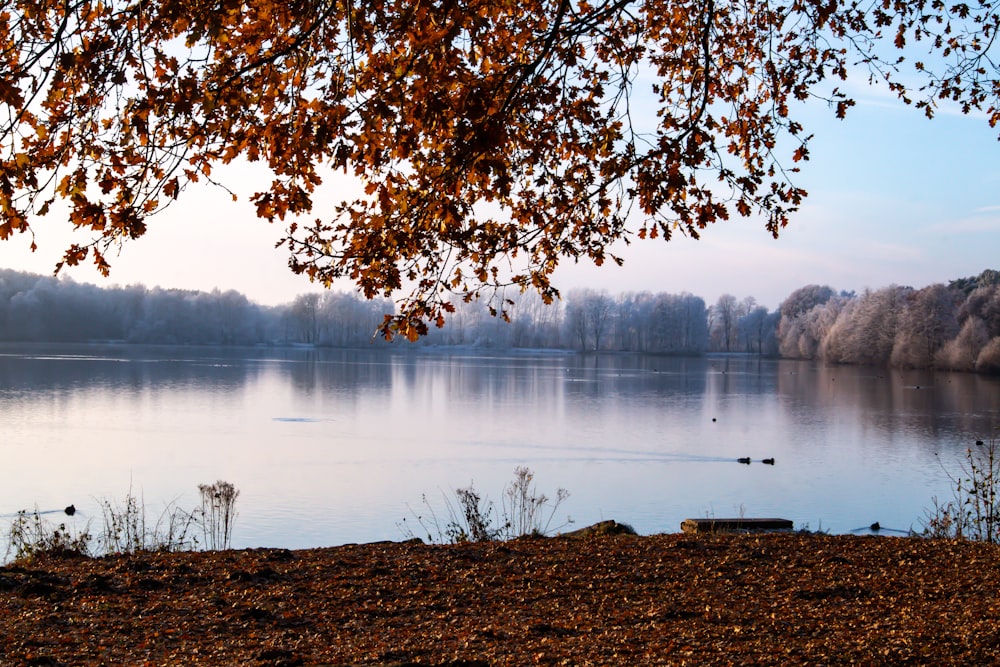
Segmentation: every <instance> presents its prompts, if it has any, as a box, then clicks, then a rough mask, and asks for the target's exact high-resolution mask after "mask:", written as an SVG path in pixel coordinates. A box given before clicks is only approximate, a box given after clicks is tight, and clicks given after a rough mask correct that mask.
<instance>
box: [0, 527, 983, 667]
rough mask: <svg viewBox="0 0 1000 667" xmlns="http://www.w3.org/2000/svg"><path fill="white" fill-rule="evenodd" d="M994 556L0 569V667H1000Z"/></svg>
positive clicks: (600, 546) (510, 551)
mask: <svg viewBox="0 0 1000 667" xmlns="http://www.w3.org/2000/svg"><path fill="white" fill-rule="evenodd" d="M998 592H1000V547H996V546H991V545H985V544H975V543H968V542H949V541H931V540H923V539H918V538H883V537H854V536H824V535H803V534H769V535H758V536H752V535H744V536H738V535H729V536H725V535H714V536H692V535H686V534H673V535H656V536H645V537H637V536H616V537H601V538H587V539H569V538H548V539H546V538H535V539H521V540H516V541H513V542H506V543H480V544H464V545H454V546H432V545H423V544H414V543H379V544H368V545H346V546H341V547H335V548H328V549H310V550H303V551H288V550H283V549H257V550H245V551H224V552H209V553H154V554H143V555H139V556H111V557H104V558H95V559H87V558H79V557H78V558H62V559H56V558H51V559H42V560H38V561H36V562H31V563H15V564H11V565H8V566H6V567H2V568H0V664H2V665H5V666H7V665H9V666H18V665H73V666H78V665H79V666H85V665H275V666H291V665H427V666H430V665H451V666H452V667H458V666H460V665H465V666H466V667H472V666H479V667H482V666H491V667H492V666H499V665H990V664H1000V603H998Z"/></svg>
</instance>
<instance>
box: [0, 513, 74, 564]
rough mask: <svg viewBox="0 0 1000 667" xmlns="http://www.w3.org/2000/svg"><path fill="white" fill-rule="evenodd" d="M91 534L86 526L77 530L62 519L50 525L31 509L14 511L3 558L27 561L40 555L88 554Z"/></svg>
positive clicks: (62, 556)
mask: <svg viewBox="0 0 1000 667" xmlns="http://www.w3.org/2000/svg"><path fill="white" fill-rule="evenodd" d="M90 542H91V535H90V533H89V532H87V530H86V529H85V530H84V531H83V532H76V531H75V530H74V529H72V528H68V527H67V526H66V524H65V523H60V524H59V525H57V526H53V525H52V524H51V523H50V522H49V521H46V520H45V519H44V518H42V513H41V512H39V511H38V508H37V507H36V508H35V510H34V512H30V513H29V512H28V511H27V510H21V511H20V512H18V513H17V515H15V517H14V520H13V521H12V522H11V525H10V530H9V531H8V533H7V551H6V554H5V556H4V560H11V559H13V560H15V561H20V562H30V561H33V560H36V559H39V558H53V557H55V558H65V557H73V556H84V557H86V556H89V555H90Z"/></svg>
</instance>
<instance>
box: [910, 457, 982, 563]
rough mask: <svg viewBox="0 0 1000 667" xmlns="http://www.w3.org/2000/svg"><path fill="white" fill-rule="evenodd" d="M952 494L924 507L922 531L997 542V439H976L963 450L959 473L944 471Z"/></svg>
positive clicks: (957, 537) (945, 536)
mask: <svg viewBox="0 0 1000 667" xmlns="http://www.w3.org/2000/svg"><path fill="white" fill-rule="evenodd" d="M945 474H946V475H948V478H949V479H950V480H951V482H952V484H953V485H954V498H953V499H952V500H950V501H948V502H946V503H941V502H940V501H939V500H938V499H937V498H936V497H935V498H933V499H932V501H933V503H934V505H933V507H932V508H931V509H929V510H926V511H925V518H924V519H923V521H922V522H921V523H922V524H923V534H924V535H925V536H927V537H933V538H947V539H965V540H974V541H979V542H989V543H990V544H996V543H1000V502H998V501H1000V497H998V494H1000V447H998V443H997V441H996V440H990V442H989V443H984V442H983V441H982V440H977V441H976V444H975V446H974V447H970V448H969V449H967V450H966V453H965V461H964V463H963V464H962V465H961V467H960V468H959V472H958V474H953V473H949V472H947V471H946V472H945Z"/></svg>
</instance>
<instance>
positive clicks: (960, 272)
mask: <svg viewBox="0 0 1000 667" xmlns="http://www.w3.org/2000/svg"><path fill="white" fill-rule="evenodd" d="M857 92H858V93H859V95H858V102H859V103H858V106H857V107H855V108H854V109H852V110H851V111H850V113H849V114H848V117H847V119H846V120H845V121H838V120H836V119H835V118H834V117H833V114H832V113H830V112H828V111H827V110H826V109H815V110H813V111H812V112H811V113H810V118H811V120H810V121H809V124H808V125H807V129H808V130H809V131H812V132H814V133H815V135H816V138H815V139H814V141H813V143H812V148H811V154H812V159H811V160H810V161H809V162H807V163H805V164H804V165H803V173H801V174H800V175H799V180H798V183H799V184H800V185H802V186H803V187H805V188H806V189H807V190H808V191H809V193H810V196H809V198H808V199H807V201H806V204H805V206H804V208H803V209H802V211H800V212H799V213H798V214H797V215H796V217H794V218H793V220H792V222H791V224H790V225H789V227H788V228H787V230H786V231H785V232H784V233H783V234H782V236H781V238H780V239H778V240H773V239H772V238H771V236H770V235H769V234H768V233H767V231H766V230H765V229H764V228H763V225H762V224H760V223H758V222H756V221H752V220H744V219H734V220H733V221H731V222H728V223H724V224H719V225H716V226H714V227H713V228H710V229H708V230H706V231H705V233H704V234H703V236H702V239H701V240H700V241H692V240H690V239H686V238H676V239H675V240H673V241H671V242H669V243H664V242H662V241H661V240H654V241H636V242H635V243H634V244H633V245H632V246H631V247H629V248H627V249H625V250H624V251H622V253H621V254H623V256H624V257H625V258H626V264H625V266H624V267H621V268H618V267H615V266H613V265H610V264H606V265H605V266H603V267H600V268H595V267H592V266H589V265H586V264H581V265H576V266H572V265H567V266H565V267H563V268H560V270H559V272H558V273H557V275H556V284H557V286H558V287H560V288H561V289H562V290H563V291H564V292H565V291H566V290H568V289H569V288H572V287H591V288H599V289H607V290H609V291H611V292H619V291H632V290H650V291H666V292H681V291H688V292H692V293H694V294H697V295H699V296H702V297H704V298H705V300H706V301H707V302H709V303H712V302H714V301H715V299H717V298H718V296H719V295H720V294H722V293H726V292H729V293H732V294H734V295H736V296H737V297H739V298H743V297H745V296H754V297H756V298H757V300H758V301H759V302H761V303H763V304H764V305H766V306H768V307H770V308H775V307H776V306H777V305H778V304H779V303H780V302H781V300H782V299H783V298H784V297H786V296H787V295H788V294H789V293H790V292H791V291H792V290H794V289H796V288H798V287H801V286H803V285H806V284H809V283H823V284H829V285H831V286H832V287H834V288H836V289H845V290H859V291H860V290H862V289H864V288H865V287H872V288H877V287H882V286H885V285H889V284H891V283H897V284H904V285H912V286H915V287H921V286H924V285H927V284H930V283H933V282H944V281H947V280H950V279H953V278H957V277H961V276H967V275H974V274H978V273H979V272H980V271H982V270H983V269H986V268H1000V256H998V250H1000V152H998V145H997V135H998V132H1000V128H998V129H991V128H990V127H989V126H988V124H987V123H986V121H985V120H983V119H982V118H974V117H967V116H962V115H960V114H954V113H941V114H940V115H939V116H938V117H937V118H935V119H934V120H933V121H928V120H926V119H925V118H924V117H923V116H922V115H921V114H920V113H919V112H918V111H916V110H914V109H911V108H905V107H902V106H901V105H900V104H898V103H896V102H895V101H894V100H892V99H891V98H888V97H886V96H884V95H880V94H879V93H878V92H877V91H871V90H868V89H862V90H859V91H857ZM226 182H227V183H232V178H230V179H228V180H226ZM333 188H336V186H333ZM339 198H340V197H339V196H338V194H337V193H336V192H330V196H329V197H328V199H329V201H334V200H338V199H339ZM66 227H67V225H66V224H65V223H63V222H61V221H60V220H59V219H58V218H57V217H55V216H50V217H49V218H47V219H44V220H41V221H39V222H38V223H37V229H36V234H37V241H38V244H39V246H40V247H39V250H38V251H37V252H36V253H34V254H31V253H29V251H28V249H27V246H28V240H27V239H26V238H25V237H16V238H14V239H13V240H11V241H8V242H6V243H0V266H3V267H6V268H13V269H18V270H28V271H34V272H38V273H49V272H51V269H52V267H53V265H54V264H55V262H56V261H58V259H59V255H60V254H61V251H62V250H63V249H64V246H65V245H66V243H67V241H68V239H69V235H68V234H67V232H66V229H65V228H66ZM281 232H282V227H280V226H277V225H274V226H271V225H268V224H267V223H265V222H263V221H260V220H258V219H256V217H255V216H254V212H253V207H252V205H251V204H249V203H248V202H246V201H241V202H239V203H236V204H233V203H232V202H231V200H230V198H229V197H228V195H226V194H225V193H224V192H221V191H218V190H209V189H203V190H198V191H191V192H188V193H186V194H185V195H184V196H183V197H182V200H181V201H180V202H178V204H177V205H175V206H174V207H173V208H172V209H171V210H168V211H167V212H166V213H164V214H163V215H161V216H159V217H158V218H155V219H153V220H152V221H151V224H150V227H149V231H148V233H147V235H146V236H145V237H144V238H142V239H140V240H138V241H136V242H132V243H130V244H128V245H126V247H125V248H124V250H123V252H122V254H121V255H120V256H118V257H111V261H112V276H111V278H110V279H108V280H104V279H103V278H101V277H100V276H99V275H98V274H97V273H96V272H95V271H94V270H93V269H91V268H90V267H89V265H88V266H87V267H78V268H73V269H68V270H66V271H65V274H66V275H67V276H69V277H72V278H73V279H74V280H76V281H78V282H94V283H97V284H115V283H117V284H131V283H143V284H145V285H147V286H149V287H153V286H157V285H158V286H161V287H178V288H185V289H200V290H211V289H213V288H216V287H217V288H219V289H222V290H226V289H230V288H232V289H236V290H239V291H241V292H243V293H245V294H246V295H247V296H249V297H250V298H251V299H253V300H255V301H258V302H261V303H266V304H277V303H284V302H288V301H290V300H292V299H293V298H294V297H295V296H296V295H297V294H300V293H303V292H307V291H315V290H316V289H317V288H316V286H315V285H311V284H309V283H308V281H307V280H306V279H305V278H303V277H301V276H295V275H293V274H292V273H291V272H290V271H289V270H288V268H287V265H286V262H287V255H286V253H285V252H284V251H283V250H276V249H275V248H274V244H275V242H276V241H277V240H278V239H279V238H280V236H281ZM343 287H344V288H345V289H346V288H349V287H350V285H348V284H346V283H345V284H344V285H343Z"/></svg>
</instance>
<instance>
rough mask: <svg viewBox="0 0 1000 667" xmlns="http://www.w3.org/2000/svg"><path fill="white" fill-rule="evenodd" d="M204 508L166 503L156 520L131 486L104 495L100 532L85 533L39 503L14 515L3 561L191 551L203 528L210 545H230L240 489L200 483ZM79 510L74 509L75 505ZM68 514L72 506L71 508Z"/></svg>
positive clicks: (214, 547)
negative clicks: (115, 495)
mask: <svg viewBox="0 0 1000 667" xmlns="http://www.w3.org/2000/svg"><path fill="white" fill-rule="evenodd" d="M198 490H199V491H200V492H201V499H202V502H201V507H198V508H195V509H193V510H191V511H190V512H189V511H186V510H183V509H181V508H179V507H178V506H177V504H176V502H170V503H168V504H166V506H165V507H164V509H163V511H162V512H161V513H160V516H159V517H158V518H157V519H156V521H155V522H154V523H152V524H150V523H149V522H148V521H147V518H146V505H145V502H144V501H143V499H142V498H141V497H140V496H136V495H135V494H134V493H133V492H132V490H131V488H130V489H129V492H128V493H127V494H126V495H125V499H124V500H123V501H122V502H121V503H119V502H117V501H111V500H108V499H106V498H105V499H103V500H101V501H99V505H100V508H101V520H102V521H101V531H100V533H99V534H98V535H97V536H96V537H95V536H94V535H92V534H91V533H90V530H89V529H90V525H89V523H88V525H87V528H86V529H85V530H84V531H83V532H77V531H76V530H74V529H72V528H69V527H67V525H66V524H65V523H60V524H59V525H57V526H53V525H52V524H51V523H50V522H49V521H46V520H45V519H44V518H43V517H42V515H43V514H47V512H40V511H39V510H38V509H37V508H36V509H35V511H34V512H31V513H29V512H28V511H26V510H21V511H20V512H18V513H17V514H16V515H15V518H14V520H13V521H12V522H11V525H10V529H9V530H8V532H7V550H6V554H5V558H4V560H7V561H9V560H14V561H25V560H33V559H36V558H38V557H41V556H68V555H76V556H89V555H93V554H100V555H105V554H121V553H139V552H145V551H190V550H194V549H197V548H198V536H197V532H198V531H197V529H198V528H200V529H201V532H202V533H203V535H204V538H205V546H206V547H207V548H208V549H212V550H215V549H228V548H229V545H230V543H231V541H232V534H233V533H232V531H233V522H234V521H235V519H236V516H237V513H236V510H235V505H236V499H237V497H238V496H239V495H240V492H239V490H237V489H236V487H235V486H233V485H232V484H230V483H229V482H223V481H218V482H216V483H215V484H199V485H198ZM74 511H75V509H74ZM66 513H67V514H69V513H70V510H69V509H67V510H66Z"/></svg>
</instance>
